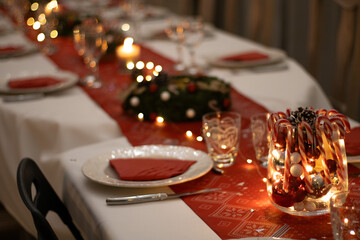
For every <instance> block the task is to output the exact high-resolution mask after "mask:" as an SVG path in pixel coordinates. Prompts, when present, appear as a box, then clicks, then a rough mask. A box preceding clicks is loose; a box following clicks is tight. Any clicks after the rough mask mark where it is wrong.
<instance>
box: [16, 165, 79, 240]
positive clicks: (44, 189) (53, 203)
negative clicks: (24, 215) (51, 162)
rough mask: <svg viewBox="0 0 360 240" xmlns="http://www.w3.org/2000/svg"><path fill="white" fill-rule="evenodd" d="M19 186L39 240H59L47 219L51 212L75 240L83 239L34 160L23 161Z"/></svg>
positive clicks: (18, 177)
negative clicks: (65, 226) (33, 191)
mask: <svg viewBox="0 0 360 240" xmlns="http://www.w3.org/2000/svg"><path fill="white" fill-rule="evenodd" d="M17 185H18V189H19V193H20V196H21V198H22V200H23V201H24V203H25V205H26V207H27V208H28V209H29V210H30V212H31V215H32V217H33V220H34V224H35V227H36V230H37V233H38V239H39V240H42V239H44V240H53V239H58V238H57V236H56V234H55V232H54V230H53V229H52V227H51V225H50V224H49V222H48V221H47V219H46V215H47V213H48V212H49V211H53V212H55V213H57V214H58V215H59V217H60V219H61V220H62V221H63V223H64V224H66V225H67V226H68V228H69V230H70V231H71V232H72V234H73V235H74V237H75V239H83V238H82V236H81V234H80V232H79V230H78V229H77V227H76V226H75V225H74V223H73V221H72V218H71V216H70V214H69V212H68V210H67V208H66V206H65V205H64V203H63V202H62V201H61V200H60V198H59V197H58V195H57V194H56V192H55V191H54V189H53V188H52V187H51V185H50V184H49V182H48V181H47V179H46V178H45V176H44V174H43V173H42V172H41V170H40V168H39V167H38V165H37V164H36V163H35V161H34V160H32V159H30V158H24V159H22V160H21V162H20V164H19V166H18V170H17ZM32 185H34V186H35V189H36V193H35V194H34V195H35V196H32Z"/></svg>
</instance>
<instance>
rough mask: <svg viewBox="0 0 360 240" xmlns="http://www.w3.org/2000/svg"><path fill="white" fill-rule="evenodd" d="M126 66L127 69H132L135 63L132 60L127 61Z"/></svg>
mask: <svg viewBox="0 0 360 240" xmlns="http://www.w3.org/2000/svg"><path fill="white" fill-rule="evenodd" d="M126 67H127V69H129V70H133V69H134V67H135V64H134V63H133V62H128V63H127V64H126Z"/></svg>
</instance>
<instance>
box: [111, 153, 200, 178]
mask: <svg viewBox="0 0 360 240" xmlns="http://www.w3.org/2000/svg"><path fill="white" fill-rule="evenodd" d="M195 162H196V161H191V160H176V159H154V158H130V159H128V158H121V159H119V158H118V159H110V165H111V166H112V167H113V168H114V169H115V171H116V172H117V173H118V175H119V177H120V179H121V180H130V181H149V180H160V179H166V178H170V177H174V176H177V175H180V174H182V173H184V172H186V171H187V170H188V169H189V167H190V166H191V165H192V164H194V163H195Z"/></svg>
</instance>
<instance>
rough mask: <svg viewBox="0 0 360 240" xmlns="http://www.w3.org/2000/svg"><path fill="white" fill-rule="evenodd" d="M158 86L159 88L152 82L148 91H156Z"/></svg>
mask: <svg viewBox="0 0 360 240" xmlns="http://www.w3.org/2000/svg"><path fill="white" fill-rule="evenodd" d="M158 88H159V87H158V85H156V84H154V83H153V84H151V85H150V87H149V92H151V93H154V92H156V91H157V90H158Z"/></svg>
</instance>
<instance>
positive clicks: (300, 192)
mask: <svg viewBox="0 0 360 240" xmlns="http://www.w3.org/2000/svg"><path fill="white" fill-rule="evenodd" d="M292 195H293V200H294V202H302V201H304V199H305V197H306V190H305V187H304V186H301V187H299V188H298V189H297V190H296V191H293V192H292Z"/></svg>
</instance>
